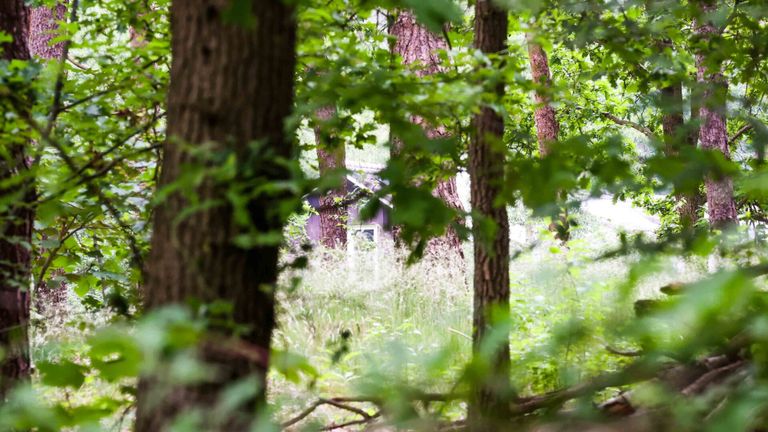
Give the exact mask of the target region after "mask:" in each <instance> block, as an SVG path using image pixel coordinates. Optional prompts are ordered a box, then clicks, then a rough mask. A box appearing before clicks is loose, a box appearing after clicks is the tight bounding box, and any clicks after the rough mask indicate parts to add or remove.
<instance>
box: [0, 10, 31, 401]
mask: <svg viewBox="0 0 768 432" xmlns="http://www.w3.org/2000/svg"><path fill="white" fill-rule="evenodd" d="M28 16H29V10H28V8H27V6H25V4H24V1H23V0H3V1H2V2H0V31H2V32H4V33H6V34H8V35H10V36H11V37H12V38H13V41H12V42H8V43H5V44H3V45H2V47H0V49H2V58H3V59H4V60H13V59H18V60H28V59H29V50H28V48H27V37H28V32H27V30H28V29H27V22H28V21H27V20H28ZM7 128H8V127H7V126H6V125H2V126H0V130H3V131H6V130H7ZM6 133H7V132H6ZM3 142H4V144H3V145H5V146H7V147H6V151H7V155H2V156H0V181H6V180H7V179H10V178H13V177H22V178H23V179H24V181H23V183H22V185H21V188H18V186H16V187H15V188H14V189H13V190H0V195H7V194H13V195H16V196H17V198H16V202H15V203H14V204H12V205H11V207H10V208H9V209H8V210H7V211H4V212H1V213H0V233H2V234H1V235H2V237H0V348H2V350H3V351H5V355H4V357H3V358H2V359H1V360H0V361H2V363H0V369H1V372H2V376H1V377H0V401H1V400H3V399H4V398H5V396H6V395H7V393H8V390H9V389H10V388H11V387H12V386H14V385H15V384H17V383H18V382H20V381H24V380H27V379H29V374H30V362H29V337H28V324H29V292H28V291H29V287H30V282H31V280H30V267H31V253H30V245H31V244H32V224H33V221H34V208H33V206H32V203H33V202H34V201H35V193H34V186H33V184H32V178H31V174H30V173H29V172H28V166H27V161H26V155H25V150H26V145H27V143H26V142H25V141H24V139H18V138H16V137H14V136H5V137H3ZM19 190H21V193H19ZM24 191H26V192H24Z"/></svg>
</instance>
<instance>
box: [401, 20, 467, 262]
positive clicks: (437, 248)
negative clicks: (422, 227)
mask: <svg viewBox="0 0 768 432" xmlns="http://www.w3.org/2000/svg"><path fill="white" fill-rule="evenodd" d="M390 34H392V35H393V36H394V37H395V43H394V45H393V46H392V52H393V53H395V54H397V55H399V56H400V57H401V58H402V59H403V64H404V65H406V66H408V65H416V66H417V67H416V69H415V71H414V72H415V73H416V75H417V76H419V77H424V76H428V75H433V74H436V73H439V72H442V71H443V70H444V67H443V65H442V62H441V60H440V56H439V54H438V53H439V52H440V51H441V50H447V49H448V43H447V42H446V41H445V39H444V38H443V37H442V36H441V35H437V34H434V33H432V32H431V31H429V30H428V29H427V28H425V27H423V26H421V25H420V24H419V23H418V21H417V20H416V17H415V16H414V15H413V13H411V12H410V11H407V10H404V11H401V12H400V13H399V14H398V16H397V19H396V20H395V22H394V24H393V25H392V28H391V29H390ZM411 121H412V122H413V123H415V124H417V125H419V126H421V127H422V128H423V129H424V132H425V134H426V135H427V137H428V138H429V139H437V138H446V137H448V136H449V133H448V131H447V130H446V128H445V127H444V126H442V125H438V126H435V125H431V124H429V123H428V122H427V121H426V120H425V119H424V118H422V117H419V116H412V117H411ZM395 147H398V146H395ZM394 150H395V153H397V152H399V149H397V148H394ZM432 195H434V196H435V197H437V198H440V199H441V200H443V202H444V203H445V204H446V205H447V206H448V207H449V208H452V209H454V210H456V211H457V212H463V211H464V208H463V206H462V204H461V199H460V198H459V194H458V189H457V187H456V177H455V176H451V177H448V178H445V179H441V180H439V181H438V183H437V186H436V187H435V189H434V190H433V191H432ZM427 251H428V252H431V253H432V254H436V253H438V254H439V253H444V252H447V251H450V252H452V253H455V254H457V255H458V256H460V257H461V258H463V257H464V253H463V251H462V249H461V239H460V238H459V234H458V233H457V232H456V229H454V228H453V227H452V226H449V227H447V228H446V232H445V234H444V235H443V236H442V237H440V238H436V239H432V240H430V242H429V243H428V245H427Z"/></svg>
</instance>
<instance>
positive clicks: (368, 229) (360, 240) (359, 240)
mask: <svg viewBox="0 0 768 432" xmlns="http://www.w3.org/2000/svg"><path fill="white" fill-rule="evenodd" d="M379 230H380V227H379V226H378V225H352V226H350V227H349V228H348V230H347V233H348V234H347V236H348V243H349V244H350V245H352V247H353V248H358V247H362V248H366V247H370V246H374V247H375V246H376V244H377V243H378V241H379Z"/></svg>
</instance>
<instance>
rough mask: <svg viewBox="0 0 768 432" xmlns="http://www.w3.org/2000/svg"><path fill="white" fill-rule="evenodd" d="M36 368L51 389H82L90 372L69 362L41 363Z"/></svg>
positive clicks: (44, 382)
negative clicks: (86, 373) (86, 374)
mask: <svg viewBox="0 0 768 432" xmlns="http://www.w3.org/2000/svg"><path fill="white" fill-rule="evenodd" d="M36 366H37V369H38V370H39V371H40V374H41V375H42V377H43V379H42V381H43V384H45V385H48V386H51V387H72V388H80V386H81V385H83V382H84V381H85V372H86V371H87V370H88V369H87V368H86V367H84V366H80V365H79V364H76V363H72V362H71V361H69V360H65V361H63V362H61V363H51V362H39V363H37V365H36Z"/></svg>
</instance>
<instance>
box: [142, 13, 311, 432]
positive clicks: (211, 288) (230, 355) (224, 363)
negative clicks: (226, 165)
mask: <svg viewBox="0 0 768 432" xmlns="http://www.w3.org/2000/svg"><path fill="white" fill-rule="evenodd" d="M229 6H230V2H229V1H228V0H187V1H184V2H181V1H176V2H173V3H172V4H171V33H172V41H171V50H172V54H173V63H172V66H171V85H170V89H169V95H168V136H169V139H168V141H167V142H166V143H165V146H164V160H163V167H162V173H161V178H160V186H161V187H162V186H165V185H168V184H171V183H173V182H174V181H176V180H177V179H178V178H179V176H180V175H181V174H182V172H183V166H184V165H186V164H189V163H205V164H207V165H210V164H214V163H216V162H215V161H219V160H222V159H226V158H223V157H220V156H216V157H214V158H213V160H204V161H201V160H199V159H200V158H199V157H195V156H194V155H193V154H191V152H189V151H186V150H185V149H186V148H187V147H188V146H196V147H198V148H202V146H203V145H211V143H216V144H214V146H215V147H214V149H215V151H213V152H210V153H231V154H234V155H235V156H236V159H237V161H238V166H237V168H238V173H237V178H236V182H237V183H236V184H237V185H238V187H243V188H245V190H242V191H241V192H242V196H245V197H248V198H249V202H248V203H247V204H246V206H247V207H246V208H247V211H248V214H247V216H248V219H249V222H250V224H251V225H252V226H251V228H252V229H254V230H255V231H257V232H258V233H261V234H264V233H276V232H280V231H281V230H282V228H283V226H284V216H285V215H283V214H281V213H282V210H281V209H280V208H281V207H284V206H281V204H282V203H283V202H284V198H281V196H275V195H265V193H264V192H259V191H261V190H263V189H265V188H263V186H266V185H268V184H271V183H272V182H275V181H284V180H286V179H288V176H289V173H288V171H287V170H286V169H285V168H283V165H282V164H280V163H277V162H276V161H275V160H274V158H275V157H277V158H283V159H290V158H293V157H294V156H295V155H294V153H295V152H294V148H293V146H292V145H291V144H290V140H289V138H288V137H286V136H285V131H284V124H285V118H286V117H287V116H288V115H289V114H290V111H291V106H292V98H293V79H294V73H295V70H294V68H295V63H296V58H295V44H296V23H295V21H294V12H293V10H292V8H291V7H289V6H286V5H285V3H284V2H283V1H281V0H253V1H252V2H251V9H252V12H253V17H254V19H255V22H256V25H255V26H253V27H252V28H248V27H246V26H242V25H237V24H235V23H227V22H225V21H224V20H223V19H222V12H223V11H224V10H226V9H227V8H228V7H229ZM254 143H259V144H258V145H255V144H254ZM211 156H212V157H213V156H214V155H213V154H211ZM231 187H232V183H231V182H229V181H227V182H226V183H225V184H222V183H221V182H220V181H217V180H214V179H208V180H206V181H204V182H203V184H202V185H200V186H198V187H197V188H196V191H195V192H196V196H197V197H198V199H199V201H200V202H210V201H214V200H216V201H218V202H219V203H220V204H219V205H217V206H214V207H212V208H208V207H206V208H203V209H198V210H197V211H195V212H194V213H192V214H190V215H188V216H187V217H186V218H184V219H182V220H180V221H179V220H177V219H178V215H179V214H181V213H182V211H183V210H184V209H186V208H188V207H189V205H190V203H189V202H188V201H187V200H186V199H185V197H184V196H183V195H182V194H181V193H175V194H172V195H171V196H169V197H168V198H167V199H166V200H165V201H164V202H163V203H162V204H161V205H160V206H159V207H158V209H157V213H156V215H155V220H154V230H153V235H152V242H151V253H150V257H149V259H148V261H147V262H148V267H147V280H146V296H145V304H146V307H147V309H149V310H151V309H156V308H159V307H162V306H165V305H171V304H182V305H183V304H186V303H187V302H188V301H190V300H198V301H202V302H214V301H226V302H227V303H229V304H231V307H232V319H233V320H234V322H235V323H237V324H238V325H239V326H244V328H246V329H247V330H245V331H243V332H239V333H238V334H233V332H232V329H231V328H229V327H228V326H227V327H225V328H214V329H210V331H211V332H213V334H211V337H210V340H209V341H208V342H207V343H204V344H202V346H201V347H200V352H201V355H202V357H203V358H204V359H205V360H206V361H208V362H210V363H212V364H214V365H215V366H216V369H217V373H216V374H215V376H212V377H209V380H208V381H206V382H205V383H204V384H200V385H181V384H177V383H169V382H165V381H164V379H166V378H165V377H163V376H154V377H148V378H145V379H142V380H141V381H140V383H139V390H138V401H137V420H136V431H138V432H156V431H163V430H166V429H167V427H168V426H169V424H170V423H171V421H172V420H173V419H174V418H175V417H176V416H177V415H179V414H182V413H187V412H189V410H191V409H200V410H202V412H203V414H205V413H206V412H208V411H209V410H210V409H211V408H212V407H213V406H214V404H216V403H217V401H218V400H219V396H220V395H221V391H222V389H224V388H225V387H226V386H227V385H230V384H232V383H235V382H238V381H241V380H242V379H244V378H246V377H249V376H256V377H257V378H259V379H260V380H261V385H260V387H259V389H258V391H259V395H258V397H256V398H255V399H256V400H253V401H248V402H247V403H245V404H244V405H245V406H241V407H238V408H239V409H238V410H235V412H233V413H232V414H231V415H230V416H228V418H227V419H226V421H225V423H224V424H213V419H212V418H211V416H205V415H204V418H203V422H204V424H203V425H201V426H200V430H207V431H216V430H218V431H242V430H247V429H248V424H249V423H250V422H251V421H252V420H253V418H254V416H255V414H254V412H255V407H256V405H258V404H263V403H264V401H265V398H264V394H265V393H264V391H265V384H266V372H267V368H268V365H269V351H270V339H271V335H272V330H273V327H274V322H275V308H274V286H275V283H276V279H277V274H278V269H277V260H278V245H275V244H263V245H256V246H237V245H235V244H234V243H233V239H234V238H235V237H236V236H238V235H240V234H243V233H244V232H249V231H248V228H246V227H242V226H241V225H240V224H239V223H236V222H235V216H236V215H235V213H234V210H233V208H232V205H231V204H230V203H231V201H230V200H229V199H228V198H227V196H228V195H227V194H228V190H231ZM272 193H274V192H272ZM254 195H255V196H254ZM238 217H242V215H239V216H238ZM241 220H242V219H241ZM217 333H218V335H217ZM229 342H231V343H232V344H235V346H236V347H238V349H232V345H231V344H230V343H229Z"/></svg>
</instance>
